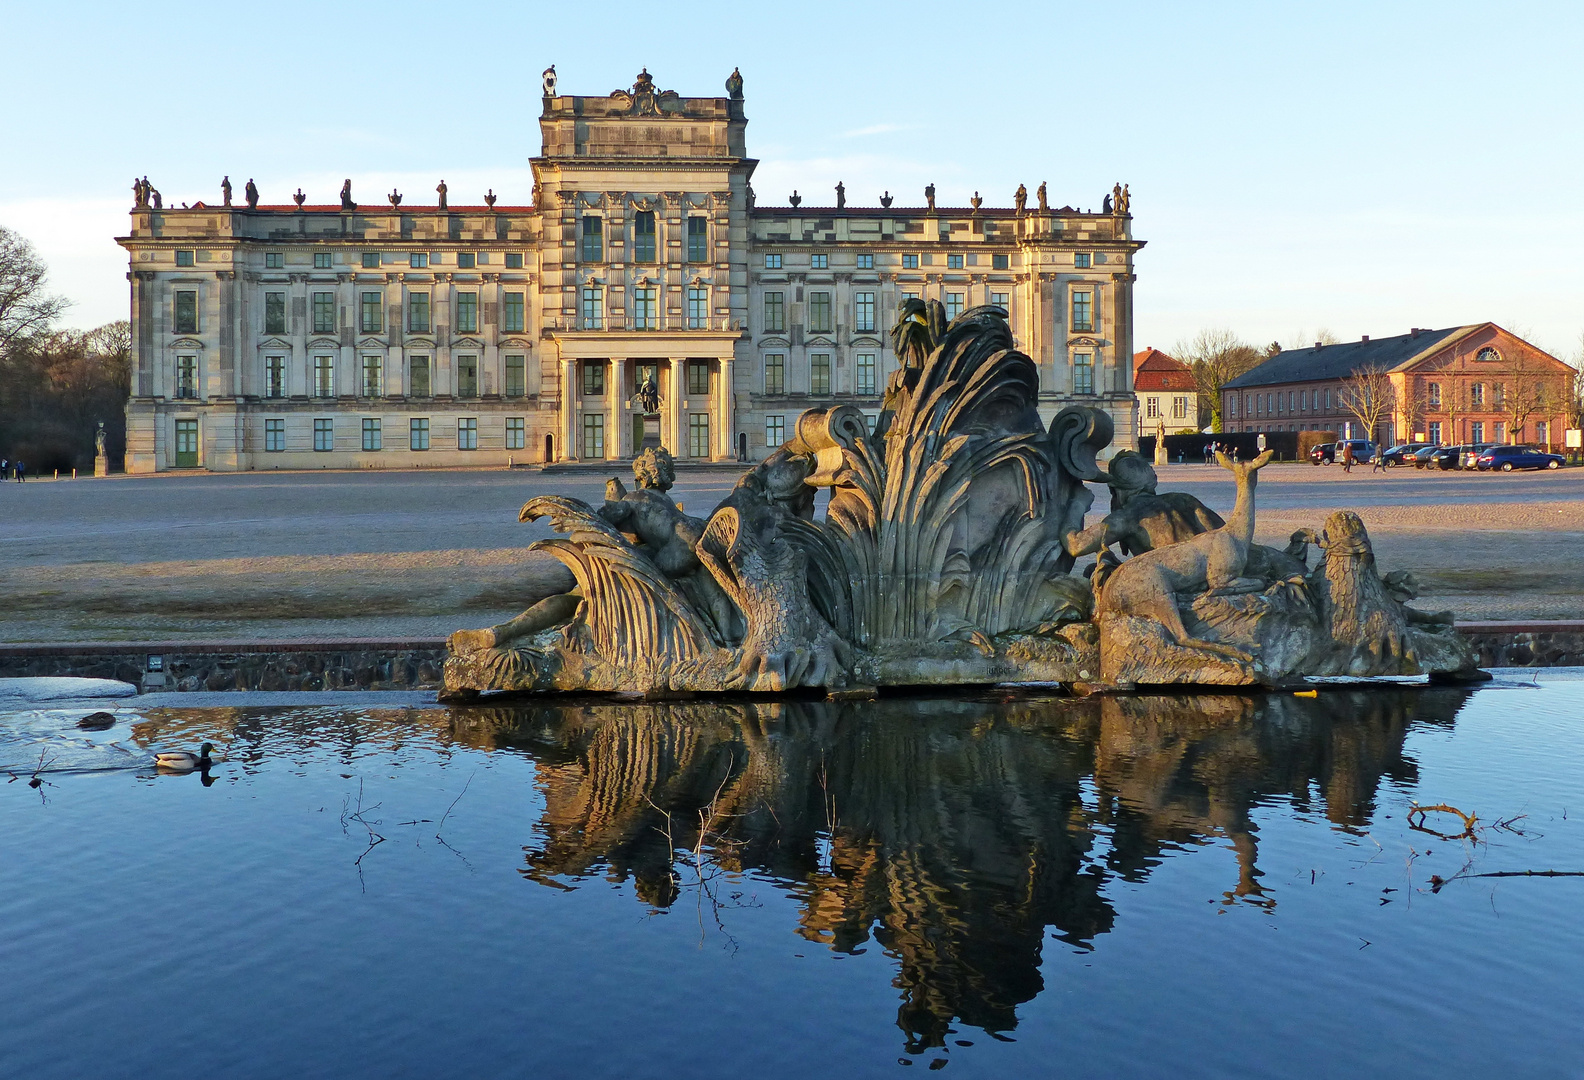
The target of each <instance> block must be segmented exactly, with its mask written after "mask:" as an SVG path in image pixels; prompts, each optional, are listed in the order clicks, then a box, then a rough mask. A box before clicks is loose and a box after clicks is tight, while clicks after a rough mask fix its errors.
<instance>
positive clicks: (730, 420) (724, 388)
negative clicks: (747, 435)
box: [715, 356, 737, 461]
mask: <svg viewBox="0 0 1584 1080" xmlns="http://www.w3.org/2000/svg"><path fill="white" fill-rule="evenodd" d="M718 397H719V403H718V405H717V406H716V409H715V412H716V415H717V416H718V417H719V423H720V436H719V439H718V441H717V443H716V445H717V446H719V447H720V451H719V457H720V460H722V461H730V460H731V459H732V458H733V457H734V456H736V452H737V445H736V444H737V424H736V409H735V408H734V406H735V405H736V402H737V395H736V392H735V390H734V388H733V385H732V358H731V357H729V356H723V357H721V361H720V393H719V395H718Z"/></svg>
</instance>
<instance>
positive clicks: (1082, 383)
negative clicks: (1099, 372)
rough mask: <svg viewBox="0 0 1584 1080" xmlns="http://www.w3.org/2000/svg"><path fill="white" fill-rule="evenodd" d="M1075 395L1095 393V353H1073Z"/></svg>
mask: <svg viewBox="0 0 1584 1080" xmlns="http://www.w3.org/2000/svg"><path fill="white" fill-rule="evenodd" d="M1073 393H1075V394H1092V393H1094V353H1086V352H1080V353H1073Z"/></svg>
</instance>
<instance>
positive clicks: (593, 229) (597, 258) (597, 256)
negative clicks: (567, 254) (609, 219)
mask: <svg viewBox="0 0 1584 1080" xmlns="http://www.w3.org/2000/svg"><path fill="white" fill-rule="evenodd" d="M582 254H583V261H584V262H590V263H592V262H604V261H605V219H604V218H602V217H595V216H594V215H593V214H586V215H584V217H583V252H582Z"/></svg>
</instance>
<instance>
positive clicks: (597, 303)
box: [583, 285, 605, 330]
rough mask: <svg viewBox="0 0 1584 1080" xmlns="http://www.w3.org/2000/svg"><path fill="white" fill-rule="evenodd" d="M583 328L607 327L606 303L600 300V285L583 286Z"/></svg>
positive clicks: (601, 328)
mask: <svg viewBox="0 0 1584 1080" xmlns="http://www.w3.org/2000/svg"><path fill="white" fill-rule="evenodd" d="M583 329H585V330H603V329H605V305H604V303H602V302H601V300H600V287H599V286H598V285H585V286H584V287H583Z"/></svg>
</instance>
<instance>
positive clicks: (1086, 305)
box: [1072, 289, 1094, 333]
mask: <svg viewBox="0 0 1584 1080" xmlns="http://www.w3.org/2000/svg"><path fill="white" fill-rule="evenodd" d="M1072 329H1073V330H1074V331H1075V332H1077V333H1090V332H1092V331H1093V330H1094V293H1092V292H1090V291H1089V290H1088V289H1074V290H1073V294H1072Z"/></svg>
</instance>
